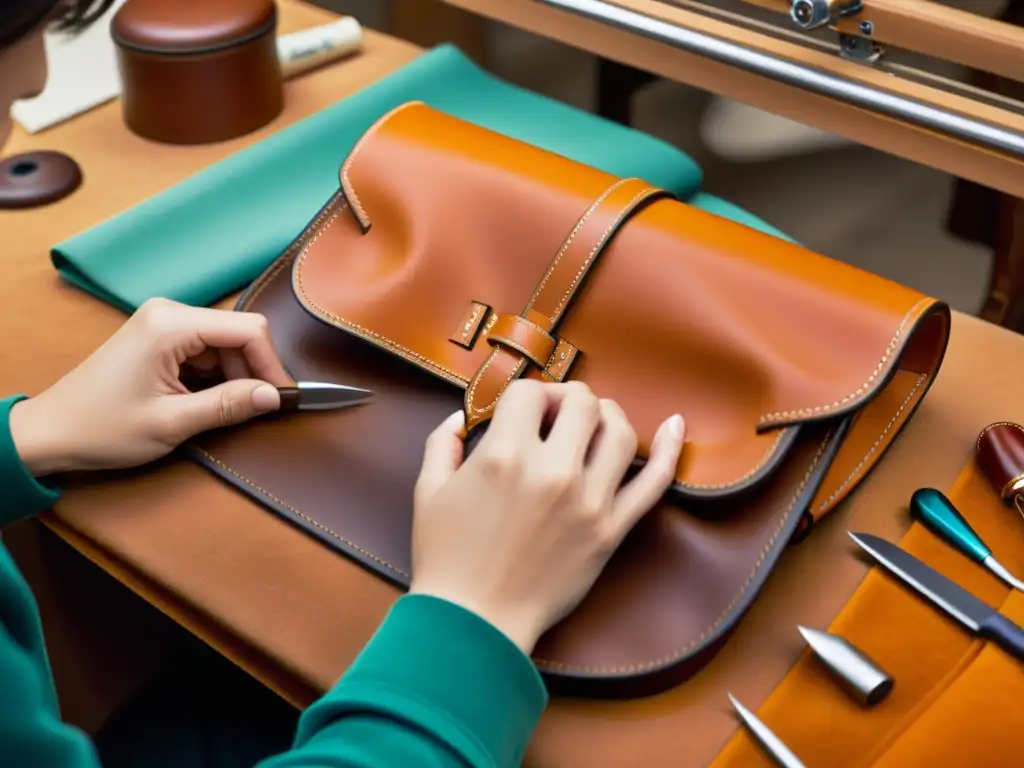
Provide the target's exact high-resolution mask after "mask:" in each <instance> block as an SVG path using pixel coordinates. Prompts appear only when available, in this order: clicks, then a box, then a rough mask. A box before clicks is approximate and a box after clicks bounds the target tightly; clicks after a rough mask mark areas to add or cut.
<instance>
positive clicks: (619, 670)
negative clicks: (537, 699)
mask: <svg viewBox="0 0 1024 768" xmlns="http://www.w3.org/2000/svg"><path fill="white" fill-rule="evenodd" d="M831 438H832V430H829V431H828V433H827V434H826V435H825V438H824V439H823V440H822V441H821V445H820V446H818V452H817V453H816V454H815V455H814V458H813V459H812V460H811V466H810V467H809V468H808V469H807V473H806V474H805V475H804V477H803V480H801V481H800V485H799V486H798V487H797V489H796V492H795V493H794V494H793V498H792V499H791V500H790V502H789V508H788V509H787V510H786V513H785V514H784V515H783V516H782V519H781V520H780V521H779V524H778V526H776V528H775V530H774V531H773V532H772V536H771V538H770V539H769V540H768V543H766V544H765V545H764V548H763V549H762V550H761V554H760V555H759V556H758V558H757V561H756V562H755V563H754V567H753V568H752V569H751V571H750V575H749V576H747V580H746V581H745V582H744V583H743V586H741V587H740V589H739V591H738V592H737V593H736V595H735V596H734V597H733V599H732V600H731V601H730V602H729V605H727V606H726V607H725V609H724V610H723V611H722V612H721V614H719V616H718V618H717V619H715V621H714V622H713V623H712V624H711V626H709V627H708V628H707V629H705V630H704V631H703V632H701V633H700V635H699V636H698V637H697V638H695V639H694V640H691V641H690V642H689V643H687V644H686V645H685V646H684V647H683V648H680V649H679V650H676V651H672V652H671V653H668V654H665V655H664V656H661V657H659V658H657V659H653V660H651V661H645V662H639V663H634V664H624V665H620V666H611V667H590V666H586V665H574V664H563V663H561V662H557V661H548V660H546V659H536V658H535V659H534V660H533V661H534V664H536V665H537V666H543V667H545V668H547V669H552V670H560V671H564V672H601V673H603V674H608V673H613V674H630V673H634V672H642V671H644V670H647V669H651V668H652V667H660V666H662V665H664V664H668V663H670V662H673V661H675V660H676V659H678V658H679V657H681V656H685V655H686V654H687V653H688V652H689V651H690V649H692V648H694V647H696V646H698V645H700V643H702V642H704V640H706V639H707V638H708V637H709V636H710V635H711V634H712V633H713V632H714V631H715V630H716V629H718V627H719V626H721V624H722V622H723V621H725V618H726V616H728V615H729V614H730V613H731V612H732V610H733V608H735V607H736V604H737V603H738V602H739V601H740V599H741V598H742V597H743V595H744V594H745V593H746V591H747V589H749V588H750V585H751V584H753V583H754V579H755V578H756V577H757V574H758V572H759V571H760V570H761V568H762V566H763V565H764V562H765V558H767V557H768V553H769V552H771V550H772V548H773V547H774V546H775V541H776V539H778V538H779V536H780V535H781V534H782V531H783V529H785V527H786V522H787V521H788V520H789V518H790V516H791V515H792V514H793V508H794V507H795V506H796V503H797V501H799V499H800V494H802V493H803V491H804V488H806V487H807V483H808V482H809V481H810V479H811V475H813V474H814V468H815V467H817V466H818V462H819V461H821V455H822V454H823V453H824V452H825V448H826V447H828V443H829V440H831Z"/></svg>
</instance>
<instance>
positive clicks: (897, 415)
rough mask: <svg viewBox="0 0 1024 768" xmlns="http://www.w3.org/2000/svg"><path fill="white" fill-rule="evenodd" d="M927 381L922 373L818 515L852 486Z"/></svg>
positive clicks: (820, 505)
mask: <svg viewBox="0 0 1024 768" xmlns="http://www.w3.org/2000/svg"><path fill="white" fill-rule="evenodd" d="M927 380H928V374H926V373H922V374H921V375H920V376H918V377H917V383H915V384H914V387H913V389H911V390H910V393H909V394H908V395H907V397H906V398H905V399H904V400H903V402H902V403H901V404H900V407H899V408H898V409H897V410H896V413H894V414H893V416H892V418H891V419H889V423H888V424H886V425H885V429H883V430H882V433H881V434H880V435H879V436H878V439H877V440H875V442H874V443H873V444H872V446H871V448H869V449H868V452H867V453H866V454H864V458H862V459H861V460H860V463H859V464H858V465H857V466H856V467H854V468H853V471H852V472H851V473H850V475H849V477H847V478H846V479H845V480H844V481H843V482H842V483H840V485H839V487H838V488H836V490H835V491H834V492H833V493H832V495H831V496H829V497H828V498H827V499H825V500H824V501H823V502H821V504H819V505H818V508H817V509H816V510H814V511H815V512H816V513H817V512H823V511H825V508H826V507H828V505H829V504H831V503H832V502H833V501H835V500H836V498H837V497H838V496H839V494H841V493H842V492H843V491H844V490H846V488H847V486H848V485H850V483H851V482H853V478H855V477H856V476H857V474H858V473H859V472H860V471H861V469H863V468H864V465H865V464H867V462H868V459H870V458H871V457H872V456H873V455H874V453H875V451H877V450H878V446H879V445H881V444H882V441H883V440H884V439H885V436H886V435H887V434H889V430H890V429H892V428H893V426H894V425H895V424H896V422H897V421H898V420H899V418H900V414H902V413H903V411H905V410H906V409H907V406H908V405H910V401H911V400H913V399H914V395H916V394H917V390H919V389H920V388H921V385H922V384H924V383H925V382H926V381H927Z"/></svg>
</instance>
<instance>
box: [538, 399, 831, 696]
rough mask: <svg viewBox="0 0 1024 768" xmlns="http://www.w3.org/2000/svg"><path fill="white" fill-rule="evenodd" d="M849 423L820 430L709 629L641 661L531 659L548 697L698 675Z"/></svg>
mask: <svg viewBox="0 0 1024 768" xmlns="http://www.w3.org/2000/svg"><path fill="white" fill-rule="evenodd" d="M849 421H850V420H849V419H841V420H839V421H838V422H837V423H836V424H835V425H834V426H832V427H831V428H828V429H826V430H825V436H824V437H823V438H822V440H821V441H820V443H819V447H818V449H817V451H816V453H815V455H814V458H813V459H812V461H811V466H810V467H808V469H807V473H806V475H805V476H804V479H803V480H802V481H801V483H800V484H799V486H798V487H797V489H796V490H795V491H794V492H793V495H792V497H791V500H790V503H789V506H788V507H787V510H786V512H784V513H783V514H782V516H781V519H780V520H779V521H778V524H777V526H776V528H775V530H774V531H773V533H772V537H771V539H770V540H769V542H768V544H767V545H766V546H765V549H764V551H763V553H762V555H761V557H760V559H758V560H757V561H755V562H754V563H753V564H752V567H751V572H750V576H749V577H748V580H747V581H746V582H745V583H744V585H743V586H742V587H741V588H740V590H739V592H738V593H737V594H736V595H735V596H734V598H733V600H732V602H731V603H730V604H729V605H728V606H727V607H726V609H725V611H723V613H722V614H721V615H720V616H719V617H718V619H717V620H716V621H715V622H714V624H712V625H711V626H710V627H709V628H708V629H706V630H705V631H704V632H703V633H701V634H700V635H699V636H698V638H697V639H696V640H694V641H691V642H690V643H689V644H688V645H687V646H685V647H683V648H680V649H677V650H675V651H673V652H670V653H667V654H663V655H662V656H660V657H658V658H656V659H650V660H646V661H637V662H633V663H625V664H616V665H613V666H604V667H583V666H577V665H569V664H563V663H557V662H552V661H548V660H545V659H542V658H536V657H535V658H534V659H533V661H534V664H536V666H537V668H538V669H539V670H540V671H541V672H542V673H543V674H544V678H545V680H546V681H547V682H548V684H549V688H550V690H551V691H552V693H555V694H558V695H570V696H572V695H578V696H586V697H587V698H620V697H631V698H632V697H641V696H647V695H653V694H656V693H659V692H661V691H664V690H667V689H669V688H672V687H674V686H676V685H679V684H680V683H682V682H684V681H685V680H687V679H688V678H689V677H691V676H692V675H693V674H695V673H696V672H698V671H699V670H700V669H702V668H703V667H704V666H705V664H706V662H707V660H709V659H710V658H711V657H713V656H714V655H715V654H717V652H718V651H719V649H720V648H721V646H722V645H723V644H724V643H725V642H726V641H727V640H728V638H729V636H730V635H731V634H732V631H733V630H734V629H735V628H736V627H737V625H738V624H739V622H740V620H741V619H742V617H743V615H744V614H745V613H746V612H747V610H749V608H750V606H751V605H752V604H753V602H754V600H755V598H756V597H757V595H758V594H759V593H760V591H761V589H762V588H763V587H764V584H765V583H766V582H767V580H768V577H769V576H770V575H771V573H772V572H773V571H774V567H775V563H776V562H777V561H778V559H779V557H780V556H781V554H782V552H783V551H784V550H785V549H786V546H787V545H788V544H789V541H790V539H791V537H792V536H793V533H794V532H795V530H796V528H797V526H798V525H799V523H800V520H801V518H802V516H803V513H804V511H805V510H806V508H807V507H808V505H809V504H810V502H811V499H812V498H813V497H814V494H815V493H816V492H817V489H818V486H819V485H820V483H821V481H822V479H823V478H824V476H825V474H826V473H827V472H828V470H829V468H830V467H831V464H832V461H833V460H834V459H835V457H836V455H837V453H838V450H839V447H840V446H841V445H842V443H843V440H844V439H845V437H846V431H847V429H848V427H849Z"/></svg>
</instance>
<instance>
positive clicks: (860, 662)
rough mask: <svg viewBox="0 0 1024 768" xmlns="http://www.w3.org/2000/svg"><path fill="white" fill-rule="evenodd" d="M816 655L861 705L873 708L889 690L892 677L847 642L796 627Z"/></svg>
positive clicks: (814, 630) (819, 632)
mask: <svg viewBox="0 0 1024 768" xmlns="http://www.w3.org/2000/svg"><path fill="white" fill-rule="evenodd" d="M797 629H798V630H800V634H801V635H803V636H804V639H805V640H806V641H807V644H808V645H809V646H811V650H813V651H814V653H815V655H816V656H817V657H818V658H819V659H821V661H822V662H824V664H825V666H826V667H828V668H829V669H830V670H831V671H832V672H833V673H834V674H835V675H836V677H838V678H839V679H840V680H841V681H842V683H843V687H845V688H846V689H847V691H848V692H849V693H850V694H851V695H852V696H853V697H854V698H855V699H857V701H858V702H860V703H861V704H862V705H864V706H868V707H873V706H874V705H875V704H877V703H878V702H880V701H882V700H883V699H884V698H885V697H886V696H888V695H889V692H890V691H891V690H892V685H893V679H892V677H891V676H890V675H889V673H887V672H886V671H885V670H884V669H882V668H881V667H880V666H878V665H877V664H876V663H875V662H873V661H872V660H871V659H869V658H868V657H867V656H865V655H864V654H863V653H862V652H861V651H860V650H858V649H857V648H856V647H854V646H853V645H852V644H851V643H850V642H849V641H847V640H845V639H843V638H842V637H839V636H838V635H831V634H829V633H828V632H821V631H819V630H817V629H809V628H808V627H801V626H798V627H797Z"/></svg>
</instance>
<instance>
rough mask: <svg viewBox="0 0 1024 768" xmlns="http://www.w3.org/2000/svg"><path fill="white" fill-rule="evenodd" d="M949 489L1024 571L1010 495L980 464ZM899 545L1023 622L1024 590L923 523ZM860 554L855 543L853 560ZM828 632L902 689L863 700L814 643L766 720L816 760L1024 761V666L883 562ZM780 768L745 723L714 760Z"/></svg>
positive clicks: (767, 706)
mask: <svg viewBox="0 0 1024 768" xmlns="http://www.w3.org/2000/svg"><path fill="white" fill-rule="evenodd" d="M947 495H948V496H949V498H950V499H951V500H952V501H953V503H954V504H955V505H956V506H957V508H958V509H959V510H960V512H961V513H962V514H963V516H964V517H965V518H966V519H967V520H968V522H970V524H971V526H972V527H973V528H974V529H975V530H976V531H977V532H978V534H979V535H980V536H981V537H982V539H983V540H984V541H985V542H986V543H987V544H988V546H989V547H990V548H991V549H992V552H993V554H994V556H995V557H996V559H998V560H999V561H1000V562H1002V563H1003V565H1005V566H1006V567H1007V568H1008V569H1009V570H1010V571H1011V572H1013V573H1014V574H1017V575H1022V574H1024V520H1022V519H1021V518H1020V516H1019V515H1017V514H1016V513H1015V512H1013V511H1012V510H1010V509H1008V508H1007V507H1005V506H1004V505H1003V504H1002V503H1001V502H1000V500H999V498H998V497H997V496H996V494H995V493H994V492H993V491H992V489H991V488H990V486H989V485H988V484H987V483H986V482H985V480H984V479H983V478H982V477H981V475H980V474H979V473H978V471H977V469H976V468H975V466H974V463H973V461H972V462H971V464H970V466H968V467H967V468H966V469H964V471H963V472H962V473H961V474H960V477H959V478H958V479H957V481H956V483H955V485H954V486H953V489H952V490H951V491H950V492H949V493H948V494H947ZM838 514H840V515H841V514H842V512H841V511H840V512H838ZM810 543H811V542H810V541H808V542H807V544H810ZM900 546H902V547H903V548H904V549H905V550H907V551H908V552H911V553H913V554H914V555H915V556H917V557H918V558H920V559H921V560H924V561H925V562H927V563H928V564H929V565H931V566H932V567H933V568H935V569H936V570H938V571H940V572H942V573H944V574H945V575H946V576H949V577H950V578H952V579H953V580H954V581H956V582H957V583H959V584H960V585H961V586H963V587H965V588H966V589H968V590H970V591H971V592H973V593H974V594H975V595H977V596H978V597H979V598H981V599H982V600H985V601H986V602H988V603H989V604H990V605H993V606H998V607H1000V610H1001V611H1002V612H1003V613H1004V614H1005V615H1006V616H1008V617H1010V618H1012V619H1014V620H1015V621H1017V622H1018V623H1019V624H1021V625H1022V626H1024V594H1021V593H1019V592H1016V591H1013V593H1012V594H1011V590H1010V589H1009V588H1008V587H1006V586H1004V585H1003V583H1002V582H1000V581H999V580H997V579H996V578H995V577H993V576H990V575H989V573H988V572H987V571H986V570H984V569H983V568H982V567H981V566H979V565H976V564H975V563H973V562H972V561H970V560H968V559H967V558H966V557H964V556H963V555H961V554H959V553H958V552H957V551H955V550H953V549H952V548H951V547H949V546H948V545H946V544H945V543H943V542H942V541H941V540H939V539H938V538H937V537H936V536H934V535H933V534H932V533H931V532H930V531H928V530H927V529H926V528H924V527H923V526H922V525H921V524H920V523H915V524H914V525H913V526H912V527H911V528H910V530H909V531H908V532H907V534H906V536H904V538H903V539H902V541H901V542H900ZM857 556H859V554H858V550H857V547H856V545H855V544H853V542H852V541H851V542H850V557H857ZM828 630H829V631H830V632H834V633H836V634H838V635H841V636H843V637H845V638H847V639H848V640H849V641H851V642H852V643H854V644H855V645H857V646H858V647H859V648H861V649H862V650H863V651H864V652H865V653H867V654H868V655H869V656H870V657H872V658H873V659H875V661H877V662H878V663H879V664H880V665H881V666H882V667H884V668H885V669H886V670H887V671H888V672H889V674H891V675H892V676H893V678H894V679H895V685H894V686H893V690H892V693H891V694H890V695H889V697H888V698H887V699H886V700H885V701H883V702H882V703H881V704H879V705H877V706H876V707H873V708H866V707H862V706H860V705H859V704H857V703H855V702H854V701H853V699H851V698H850V697H849V696H848V695H847V694H846V693H845V692H844V691H843V690H842V689H841V688H840V687H839V685H838V684H837V682H835V681H834V680H833V679H832V678H831V677H830V674H829V673H828V672H827V671H826V670H825V668H824V667H823V666H822V665H821V663H820V662H819V661H818V660H817V659H816V658H813V657H812V656H811V655H810V652H809V651H808V652H807V653H805V654H804V655H803V656H801V658H800V660H799V661H798V662H797V664H796V665H795V666H794V667H793V669H792V670H791V671H790V673H789V675H787V676H786V678H785V679H784V680H783V681H782V682H781V683H780V684H779V685H778V686H777V687H776V689H775V690H774V691H773V692H772V694H771V695H770V696H769V697H768V699H767V701H765V703H764V704H763V705H762V707H761V708H760V710H759V711H758V716H759V717H760V718H761V720H763V721H764V722H765V724H766V725H768V727H769V728H771V729H772V730H773V731H774V732H775V734H776V735H777V736H779V738H781V739H782V740H783V741H784V742H785V743H786V744H787V745H788V746H789V748H790V749H792V750H793V752H794V753H796V755H797V756H798V757H799V758H800V759H801V760H803V761H804V762H805V763H806V764H807V766H808V768H816V766H829V767H830V768H841V767H842V766H886V768H893V767H895V766H900V767H901V768H902V766H917V765H920V766H937V765H950V766H961V765H962V766H979V768H980V766H986V768H987V767H988V766H999V765H1011V764H1013V765H1019V764H1020V762H1021V760H1022V759H1024V758H1022V757H1021V755H1022V754H1024V664H1022V663H1021V662H1018V661H1016V660H1015V659H1013V658H1012V657H1010V656H1008V655H1007V654H1006V653H1005V652H1004V651H1003V650H1002V649H1000V648H998V647H995V646H990V645H989V644H988V643H985V642H983V641H979V640H976V639H974V638H973V637H972V636H971V635H970V634H969V633H968V632H967V631H966V630H964V629H963V628H962V627H961V626H960V625H959V624H957V623H956V622H954V621H953V620H952V619H948V618H946V616H945V614H943V613H941V612H940V611H938V610H937V609H935V608H933V607H932V606H931V604H930V603H928V602H925V601H924V600H923V599H921V598H918V597H917V596H916V594H914V593H912V592H910V591H909V590H907V589H905V588H904V587H902V586H901V585H899V584H898V583H897V582H896V581H894V580H893V579H892V578H891V577H889V576H888V575H886V574H885V573H884V572H881V571H880V569H879V568H874V569H872V571H871V573H869V574H868V576H867V577H866V578H865V579H864V581H863V582H862V583H861V585H860V586H859V587H858V589H857V591H856V593H854V595H853V597H852V598H851V599H850V602H849V603H847V605H846V607H845V608H844V609H843V610H842V611H841V612H840V614H839V616H837V617H836V619H835V620H834V621H833V622H832V624H831V626H830V627H828ZM794 631H796V630H795V628H794ZM773 765H774V763H773V762H772V761H771V760H770V759H769V758H768V757H767V756H766V755H765V754H764V753H763V752H762V751H761V749H760V747H759V746H758V745H757V743H756V742H754V741H753V739H752V738H751V737H750V736H749V734H748V733H747V732H746V730H745V729H742V728H741V729H739V730H738V731H737V732H736V734H735V735H734V737H733V738H732V739H731V740H730V741H729V743H728V744H727V745H726V747H725V748H724V749H723V750H722V752H721V753H720V754H719V755H718V757H717V758H716V759H715V761H714V763H712V766H713V768H740V767H741V766H742V768H750V767H751V766H766V767H768V766H773Z"/></svg>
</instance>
